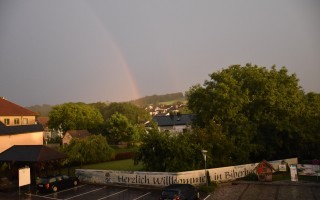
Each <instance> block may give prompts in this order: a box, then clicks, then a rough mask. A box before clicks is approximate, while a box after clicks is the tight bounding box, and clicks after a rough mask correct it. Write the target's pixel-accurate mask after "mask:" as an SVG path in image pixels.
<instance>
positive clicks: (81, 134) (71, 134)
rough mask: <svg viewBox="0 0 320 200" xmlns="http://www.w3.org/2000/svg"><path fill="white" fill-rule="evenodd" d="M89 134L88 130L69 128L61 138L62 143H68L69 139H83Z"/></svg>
mask: <svg viewBox="0 0 320 200" xmlns="http://www.w3.org/2000/svg"><path fill="white" fill-rule="evenodd" d="M90 135H91V133H90V132H89V131H88V130H69V131H67V132H66V133H65V134H64V136H63V138H62V144H64V145H65V144H69V143H70V141H71V139H74V138H77V139H83V138H86V137H88V136H90Z"/></svg>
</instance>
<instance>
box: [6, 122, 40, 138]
mask: <svg viewBox="0 0 320 200" xmlns="http://www.w3.org/2000/svg"><path fill="white" fill-rule="evenodd" d="M42 131H43V126H42V125H41V124H31V125H17V126H6V125H4V124H3V123H2V122H0V136H1V135H13V134H21V133H33V132H42Z"/></svg>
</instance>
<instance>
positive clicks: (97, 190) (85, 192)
mask: <svg viewBox="0 0 320 200" xmlns="http://www.w3.org/2000/svg"><path fill="white" fill-rule="evenodd" d="M104 188H106V187H102V188H98V189H95V190H91V191H89V192H85V193H81V194H78V195H75V196H73V197H70V198H67V199H65V200H68V199H73V198H76V197H79V196H82V195H85V194H89V193H91V192H95V191H98V190H101V189H104Z"/></svg>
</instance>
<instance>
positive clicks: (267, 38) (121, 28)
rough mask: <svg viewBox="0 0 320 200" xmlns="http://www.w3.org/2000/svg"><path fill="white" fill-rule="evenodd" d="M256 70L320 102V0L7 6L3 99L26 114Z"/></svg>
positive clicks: (0, 76) (3, 8) (115, 0)
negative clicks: (281, 75) (289, 80)
mask: <svg viewBox="0 0 320 200" xmlns="http://www.w3.org/2000/svg"><path fill="white" fill-rule="evenodd" d="M248 62H250V63H252V64H256V65H259V66H264V67H268V68H269V67H271V66H272V65H274V64H275V65H276V66H277V68H278V69H280V67H282V66H285V67H286V68H287V69H288V70H289V74H292V73H296V74H297V76H298V78H299V79H300V85H301V86H302V87H303V89H304V90H305V91H306V92H310V91H313V92H317V93H320V1H318V0H303V1H301V0H281V1H279V0H268V1H257V0H243V1H242V0H233V1H229V0H221V1H220V0H219V1H215V0H207V1H206V0H192V1H189V0H157V1H155V0H126V1H125V0H108V1H94V0H90V1H89V0H88V1H85V0H74V1H73V0H69V1H65V0H51V1H48V0H19V1H18V0H0V96H4V97H5V98H6V99H8V100H10V101H12V102H15V103H17V104H20V105H22V106H31V105H35V104H51V105H55V104H60V103H65V102H80V101H81V102H86V103H89V102H98V101H127V100H133V99H136V98H139V97H144V96H146V95H153V94H167V93H173V92H185V91H187V90H188V89H189V88H190V87H191V86H193V85H195V84H197V83H199V84H203V82H204V81H205V80H208V79H209V76H208V74H209V73H212V72H216V71H218V70H221V69H222V68H227V67H228V66H230V65H233V64H241V65H245V64H246V63H248Z"/></svg>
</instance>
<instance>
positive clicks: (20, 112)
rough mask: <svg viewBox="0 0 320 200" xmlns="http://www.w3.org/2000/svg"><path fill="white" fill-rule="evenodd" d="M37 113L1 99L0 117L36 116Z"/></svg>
mask: <svg viewBox="0 0 320 200" xmlns="http://www.w3.org/2000/svg"><path fill="white" fill-rule="evenodd" d="M36 115H38V114H37V113H36V112H33V111H31V110H28V109H26V108H24V107H22V106H19V105H17V104H15V103H12V102H10V101H8V100H6V99H5V98H3V97H0V116H36Z"/></svg>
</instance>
